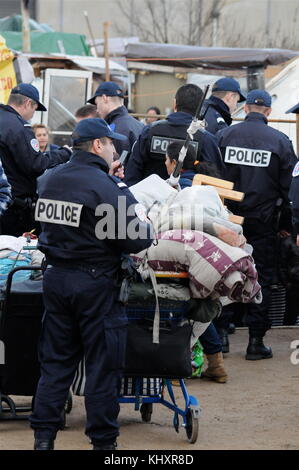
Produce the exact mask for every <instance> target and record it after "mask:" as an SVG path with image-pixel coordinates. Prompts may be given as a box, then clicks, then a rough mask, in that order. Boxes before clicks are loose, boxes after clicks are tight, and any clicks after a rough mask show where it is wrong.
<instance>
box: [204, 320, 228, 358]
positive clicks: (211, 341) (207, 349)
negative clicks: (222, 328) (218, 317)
mask: <svg viewBox="0 0 299 470" xmlns="http://www.w3.org/2000/svg"><path fill="white" fill-rule="evenodd" d="M199 341H200V343H201V345H202V347H203V352H204V353H205V354H216V353H218V352H220V351H222V342H221V339H220V337H219V335H218V333H217V330H216V328H215V326H214V325H213V323H211V324H210V325H209V326H208V328H207V329H206V331H205V332H204V333H203V334H202V335H201V336H200V337H199Z"/></svg>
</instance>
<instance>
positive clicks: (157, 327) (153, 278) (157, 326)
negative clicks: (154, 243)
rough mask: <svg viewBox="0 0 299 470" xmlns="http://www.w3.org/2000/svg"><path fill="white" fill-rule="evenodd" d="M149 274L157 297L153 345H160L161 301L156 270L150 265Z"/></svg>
mask: <svg viewBox="0 0 299 470" xmlns="http://www.w3.org/2000/svg"><path fill="white" fill-rule="evenodd" d="M148 272H149V275H150V278H151V281H152V285H153V289H154V294H155V297H156V307H155V316H154V324H153V343H156V344H159V342H160V339H159V333H160V331H159V330H160V306H159V299H158V286H157V280H156V276H155V272H154V270H153V269H152V268H151V267H150V266H149V265H148Z"/></svg>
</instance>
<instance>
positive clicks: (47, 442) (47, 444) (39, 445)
mask: <svg viewBox="0 0 299 470" xmlns="http://www.w3.org/2000/svg"><path fill="white" fill-rule="evenodd" d="M34 450H54V439H35V441H34Z"/></svg>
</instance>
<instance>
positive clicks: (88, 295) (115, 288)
mask: <svg viewBox="0 0 299 470" xmlns="http://www.w3.org/2000/svg"><path fill="white" fill-rule="evenodd" d="M112 139H117V140H120V139H124V136H122V135H120V134H117V133H115V132H112V131H111V129H110V128H109V126H108V125H107V123H106V122H105V121H104V120H103V119H99V118H96V119H84V120H82V121H80V122H79V123H78V124H77V126H76V128H75V130H74V133H73V149H74V155H73V157H72V159H71V160H70V162H69V163H67V164H64V165H59V166H57V167H56V168H53V169H51V170H48V171H47V172H45V174H44V175H42V176H41V177H40V178H39V181H38V193H39V199H38V201H37V205H36V213H35V214H36V218H37V220H39V221H40V222H41V225H42V233H41V235H40V237H39V249H40V250H41V251H42V252H43V253H45V256H46V265H47V269H46V270H45V274H44V280H43V293H44V303H45V314H44V317H43V328H42V334H41V338H40V351H39V353H40V356H39V357H40V363H41V378H40V381H39V384H38V388H37V391H36V395H35V403H34V411H33V414H32V415H31V418H30V421H31V426H32V428H33V429H34V430H35V449H36V450H52V449H53V448H54V440H55V438H56V434H57V431H58V430H59V429H61V425H62V419H61V414H62V411H63V408H64V404H65V401H66V397H67V395H68V391H69V388H70V386H71V384H72V382H73V379H74V375H75V372H76V369H77V366H78V363H79V361H80V360H81V358H82V355H84V364H85V370H86V384H85V388H84V396H85V407H86V413H87V423H86V434H87V436H88V437H89V439H90V440H91V442H92V444H93V449H94V450H114V449H115V442H116V438H117V436H118V434H119V427H118V423H117V417H118V413H119V404H118V396H119V392H120V381H121V376H122V371H123V368H124V362H125V346H126V326H127V317H126V311H125V306H124V302H123V299H121V298H120V284H121V280H122V279H121V277H120V274H121V273H120V271H121V269H120V268H121V256H122V255H123V254H126V255H128V254H130V253H137V252H139V251H141V250H144V249H145V248H148V247H149V246H150V245H151V243H152V230H151V225H150V224H148V223H147V219H146V217H145V211H143V210H142V206H141V204H138V203H137V201H136V199H135V198H134V197H133V195H132V193H131V192H130V191H129V189H128V188H127V186H126V185H125V184H124V183H123V182H122V181H120V180H119V179H118V178H116V177H115V176H113V175H112V174H111V173H112V172H113V171H111V168H112V160H113V153H114V151H115V149H114V145H113V140H112Z"/></svg>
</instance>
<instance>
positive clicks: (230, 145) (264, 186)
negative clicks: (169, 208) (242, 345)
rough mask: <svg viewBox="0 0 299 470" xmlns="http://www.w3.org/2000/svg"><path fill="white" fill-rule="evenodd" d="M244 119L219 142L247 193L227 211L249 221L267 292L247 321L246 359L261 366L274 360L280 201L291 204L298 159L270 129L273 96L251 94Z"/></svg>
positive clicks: (233, 177) (230, 175)
mask: <svg viewBox="0 0 299 470" xmlns="http://www.w3.org/2000/svg"><path fill="white" fill-rule="evenodd" d="M245 113H246V118H245V121H244V122H241V123H240V124H236V125H234V126H231V127H229V128H227V129H224V130H221V131H220V132H218V133H217V139H218V145H219V148H220V150H221V153H222V155H223V160H224V162H225V165H226V168H227V170H226V179H227V180H229V181H233V182H234V189H235V190H236V191H241V192H244V193H245V197H244V199H243V201H242V202H238V203H233V202H228V203H227V205H228V208H229V209H231V210H232V212H233V213H234V214H237V215H240V216H243V217H244V218H245V220H244V224H243V229H244V235H245V237H246V238H247V240H248V243H250V244H251V245H252V246H253V258H254V260H255V263H256V267H257V271H258V274H259V283H260V284H261V286H262V293H263V301H262V303H261V304H259V305H256V304H250V305H249V309H248V315H247V316H246V323H247V326H248V327H249V345H248V348H247V353H246V359H249V360H256V359H266V358H271V357H272V351H271V348H269V347H266V346H265V345H264V344H263V337H264V335H265V333H266V331H267V330H268V329H269V328H270V327H271V322H270V319H269V318H268V307H269V302H270V294H271V288H270V286H271V282H272V279H273V274H274V262H275V246H276V236H277V215H276V207H277V201H278V199H282V200H283V201H284V203H285V204H286V205H287V204H288V203H289V199H288V191H289V187H290V183H291V177H292V169H293V167H294V165H295V162H296V161H297V157H296V155H295V152H294V149H293V146H292V143H291V141H290V140H289V138H288V137H287V136H286V135H285V134H283V133H282V132H279V131H277V130H276V129H273V128H272V127H270V126H268V125H267V124H268V121H267V117H268V116H269V115H270V113H271V96H270V95H269V93H267V92H266V91H264V90H252V91H251V92H250V93H248V96H247V99H246V105H245Z"/></svg>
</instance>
